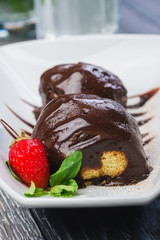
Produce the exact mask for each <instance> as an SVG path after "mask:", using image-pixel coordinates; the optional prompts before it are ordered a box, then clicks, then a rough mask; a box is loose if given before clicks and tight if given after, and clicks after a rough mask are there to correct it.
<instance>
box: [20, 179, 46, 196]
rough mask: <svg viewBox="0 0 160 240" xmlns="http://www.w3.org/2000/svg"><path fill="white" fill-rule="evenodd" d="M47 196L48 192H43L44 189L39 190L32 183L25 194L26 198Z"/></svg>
mask: <svg viewBox="0 0 160 240" xmlns="http://www.w3.org/2000/svg"><path fill="white" fill-rule="evenodd" d="M45 195H48V192H47V191H45V190H43V188H37V187H36V186H35V184H34V182H32V181H31V186H30V188H28V189H27V191H26V192H25V193H24V196H26V197H42V196H45Z"/></svg>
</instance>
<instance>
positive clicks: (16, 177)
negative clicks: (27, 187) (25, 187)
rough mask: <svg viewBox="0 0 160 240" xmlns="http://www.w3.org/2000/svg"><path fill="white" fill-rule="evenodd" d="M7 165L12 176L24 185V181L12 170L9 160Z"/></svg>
mask: <svg viewBox="0 0 160 240" xmlns="http://www.w3.org/2000/svg"><path fill="white" fill-rule="evenodd" d="M6 165H7V167H8V169H9V171H10V172H11V174H12V176H13V177H14V178H15V179H16V180H18V181H19V182H21V183H23V181H22V180H21V179H20V178H19V177H18V176H17V175H16V174H15V173H14V172H13V170H12V168H11V165H10V163H9V160H8V161H6Z"/></svg>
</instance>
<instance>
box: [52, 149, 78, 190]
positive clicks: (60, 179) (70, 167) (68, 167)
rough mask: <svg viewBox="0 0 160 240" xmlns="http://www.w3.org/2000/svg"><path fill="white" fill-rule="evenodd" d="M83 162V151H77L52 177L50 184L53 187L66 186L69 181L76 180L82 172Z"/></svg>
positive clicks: (65, 160) (67, 158)
mask: <svg viewBox="0 0 160 240" xmlns="http://www.w3.org/2000/svg"><path fill="white" fill-rule="evenodd" d="M81 162H82V152H81V151H75V152H73V153H71V154H70V155H69V156H67V157H66V158H65V159H64V161H63V162H62V164H61V166H60V168H59V169H58V171H57V172H56V173H54V174H53V175H51V176H50V180H49V183H50V185H51V187H53V186H55V185H59V184H65V183H66V182H68V180H70V179H72V178H74V177H75V176H76V175H77V173H78V172H79V170H80V167H81Z"/></svg>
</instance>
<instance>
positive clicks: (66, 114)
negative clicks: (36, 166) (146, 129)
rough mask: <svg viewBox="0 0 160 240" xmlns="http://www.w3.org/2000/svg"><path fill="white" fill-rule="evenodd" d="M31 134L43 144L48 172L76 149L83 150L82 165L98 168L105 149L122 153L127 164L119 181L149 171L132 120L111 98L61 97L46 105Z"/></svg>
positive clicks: (92, 96)
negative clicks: (49, 168)
mask: <svg viewBox="0 0 160 240" xmlns="http://www.w3.org/2000/svg"><path fill="white" fill-rule="evenodd" d="M32 137H34V138H38V139H39V140H40V141H42V143H43V144H44V146H45V148H46V151H47V153H48V157H49V162H50V166H51V172H53V171H55V170H57V168H59V166H60V165H61V163H62V161H63V160H64V158H65V157H66V156H67V155H69V154H70V153H71V152H73V151H75V150H78V149H79V150H82V152H83V160H82V168H83V167H87V166H89V167H91V168H99V167H101V162H100V158H101V156H102V153H103V152H104V151H113V150H115V151H122V152H124V153H125V155H126V157H127V160H128V166H127V169H126V170H125V171H124V172H123V173H122V174H121V175H120V176H119V177H118V178H117V179H118V181H119V182H121V183H122V182H125V183H126V182H127V183H130V182H131V181H132V180H133V179H134V178H136V179H138V180H140V179H142V178H144V177H146V176H147V174H148V173H149V170H148V167H147V165H146V156H145V153H144V150H143V146H142V140H141V134H140V131H139V129H138V126H137V123H136V121H135V119H134V118H133V117H132V116H131V115H130V114H129V113H128V112H127V111H126V110H125V109H124V108H123V107H122V106H121V105H120V104H118V103H117V102H115V101H112V100H110V99H102V98H100V97H98V96H95V95H85V94H77V95H64V96H60V97H59V98H57V99H55V100H52V101H50V102H49V103H48V104H47V105H46V106H45V108H44V109H43V111H42V112H41V115H40V117H39V119H38V121H37V123H36V125H35V127H34V129H33V133H32ZM79 177H80V173H79ZM112 181H117V180H116V178H115V179H112Z"/></svg>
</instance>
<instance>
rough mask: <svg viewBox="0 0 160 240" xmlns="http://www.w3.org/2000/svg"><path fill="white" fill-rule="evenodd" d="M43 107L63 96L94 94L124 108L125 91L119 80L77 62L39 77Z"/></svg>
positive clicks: (92, 66) (55, 68)
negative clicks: (113, 101)
mask: <svg viewBox="0 0 160 240" xmlns="http://www.w3.org/2000/svg"><path fill="white" fill-rule="evenodd" d="M39 90H40V94H41V96H42V102H43V106H45V105H46V104H47V103H48V102H49V101H51V100H52V99H54V98H56V97H57V96H60V95H64V94H77V93H84V94H94V95H97V96H100V97H102V98H109V99H112V100H115V101H116V102H119V103H120V104H122V105H123V106H126V101H127V97H126V95H127V90H126V88H125V87H124V86H123V84H122V82H121V80H120V79H119V78H118V77H117V76H115V75H114V74H113V73H111V72H109V71H107V70H105V69H104V68H102V67H98V66H94V65H91V64H87V63H82V62H79V63H77V64H62V65H57V66H55V67H53V68H51V69H49V70H47V71H46V72H44V73H43V74H42V76H41V82H40V88H39Z"/></svg>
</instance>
